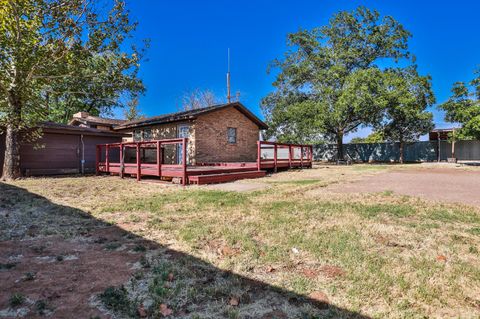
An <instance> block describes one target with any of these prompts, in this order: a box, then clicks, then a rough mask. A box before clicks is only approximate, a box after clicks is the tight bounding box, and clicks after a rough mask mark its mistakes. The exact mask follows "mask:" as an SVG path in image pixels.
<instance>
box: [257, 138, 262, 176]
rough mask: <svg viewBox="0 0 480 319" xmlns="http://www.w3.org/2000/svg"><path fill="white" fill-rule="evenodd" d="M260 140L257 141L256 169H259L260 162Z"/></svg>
mask: <svg viewBox="0 0 480 319" xmlns="http://www.w3.org/2000/svg"><path fill="white" fill-rule="evenodd" d="M261 156H262V142H261V141H257V171H260V169H261V166H262V165H261V163H262V157H261Z"/></svg>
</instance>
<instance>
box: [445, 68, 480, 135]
mask: <svg viewBox="0 0 480 319" xmlns="http://www.w3.org/2000/svg"><path fill="white" fill-rule="evenodd" d="M474 75H475V76H476V78H474V79H473V80H471V81H470V82H468V83H465V82H456V83H455V84H454V85H453V88H452V96H451V97H450V98H449V99H448V101H447V102H445V103H443V104H442V105H440V108H441V109H442V110H444V111H445V112H446V114H445V120H447V121H449V122H457V123H460V124H462V127H461V128H460V129H456V130H455V138H456V139H466V140H470V139H477V140H478V139H480V69H479V70H477V71H475V72H474Z"/></svg>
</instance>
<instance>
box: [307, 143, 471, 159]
mask: <svg viewBox="0 0 480 319" xmlns="http://www.w3.org/2000/svg"><path fill="white" fill-rule="evenodd" d="M399 146H400V145H399V143H358V144H344V145H343V152H344V154H345V158H346V159H350V160H352V161H354V162H395V161H398V160H399V158H400V147H399ZM452 151H453V149H452V143H450V142H447V141H441V142H440V143H439V142H438V141H425V142H414V143H406V144H405V153H404V154H405V157H404V160H405V161H407V162H432V161H438V160H439V159H440V160H441V161H446V160H447V158H450V157H453V156H452ZM454 152H455V158H457V160H459V161H478V160H480V141H457V142H455V148H454ZM439 154H440V156H439ZM336 155H337V146H336V145H335V144H319V145H315V146H314V149H313V158H314V160H316V161H335V160H336V159H337V158H336Z"/></svg>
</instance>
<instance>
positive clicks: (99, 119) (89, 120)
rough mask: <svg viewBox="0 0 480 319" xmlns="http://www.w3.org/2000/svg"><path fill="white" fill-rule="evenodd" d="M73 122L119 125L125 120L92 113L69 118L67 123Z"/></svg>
mask: <svg viewBox="0 0 480 319" xmlns="http://www.w3.org/2000/svg"><path fill="white" fill-rule="evenodd" d="M75 122H79V123H83V124H100V125H112V126H116V125H121V124H123V123H125V122H127V120H119V119H111V118H105V117H99V116H93V115H87V116H86V117H74V118H72V119H71V120H70V122H69V124H73V123H75Z"/></svg>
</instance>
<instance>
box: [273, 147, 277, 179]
mask: <svg viewBox="0 0 480 319" xmlns="http://www.w3.org/2000/svg"><path fill="white" fill-rule="evenodd" d="M277 150H278V147H277V143H275V144H273V170H274V172H275V173H276V172H277Z"/></svg>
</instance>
